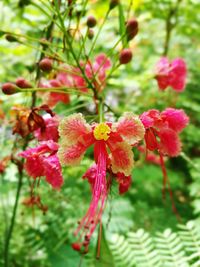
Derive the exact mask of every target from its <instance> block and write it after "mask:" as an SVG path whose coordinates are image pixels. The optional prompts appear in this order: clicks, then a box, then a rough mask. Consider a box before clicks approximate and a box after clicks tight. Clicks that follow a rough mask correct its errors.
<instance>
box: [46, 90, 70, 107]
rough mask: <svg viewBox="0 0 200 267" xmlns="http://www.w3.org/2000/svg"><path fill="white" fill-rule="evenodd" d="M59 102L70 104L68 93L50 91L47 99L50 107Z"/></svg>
mask: <svg viewBox="0 0 200 267" xmlns="http://www.w3.org/2000/svg"><path fill="white" fill-rule="evenodd" d="M59 102H62V103H64V104H68V103H69V102H70V97H69V95H68V94H66V93H56V92H50V93H49V96H48V99H47V105H48V106H49V107H55V106H56V105H57V104H58V103H59Z"/></svg>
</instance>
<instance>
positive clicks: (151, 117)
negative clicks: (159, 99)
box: [140, 109, 160, 129]
mask: <svg viewBox="0 0 200 267" xmlns="http://www.w3.org/2000/svg"><path fill="white" fill-rule="evenodd" d="M159 116H160V112H159V111H158V110H157V109H150V110H148V111H146V112H144V113H142V114H141V115H140V120H141V121H142V123H143V125H144V127H145V128H146V129H147V128H149V127H153V126H154V124H155V121H157V120H158V119H159Z"/></svg>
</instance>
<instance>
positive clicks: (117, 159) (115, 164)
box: [111, 142, 134, 176]
mask: <svg viewBox="0 0 200 267" xmlns="http://www.w3.org/2000/svg"><path fill="white" fill-rule="evenodd" d="M133 164H134V160H133V152H132V149H131V146H130V145H129V144H128V143H126V142H120V143H117V144H116V145H115V146H114V148H112V149H111V169H112V171H113V173H118V172H121V173H123V174H125V175H126V176H128V175H130V174H131V170H132V168H133Z"/></svg>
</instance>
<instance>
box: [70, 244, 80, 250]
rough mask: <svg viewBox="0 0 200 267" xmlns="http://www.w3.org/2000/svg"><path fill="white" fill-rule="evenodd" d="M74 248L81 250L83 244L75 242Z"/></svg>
mask: <svg viewBox="0 0 200 267" xmlns="http://www.w3.org/2000/svg"><path fill="white" fill-rule="evenodd" d="M72 248H73V249H74V250H77V251H80V250H81V244H79V243H73V244H72Z"/></svg>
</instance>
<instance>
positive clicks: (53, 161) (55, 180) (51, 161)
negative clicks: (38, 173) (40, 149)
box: [43, 155, 63, 189]
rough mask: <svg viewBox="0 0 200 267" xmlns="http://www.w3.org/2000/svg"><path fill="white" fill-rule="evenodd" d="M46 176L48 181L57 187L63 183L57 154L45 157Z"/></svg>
mask: <svg viewBox="0 0 200 267" xmlns="http://www.w3.org/2000/svg"><path fill="white" fill-rule="evenodd" d="M43 167H44V176H46V181H47V182H48V183H49V184H50V185H51V186H52V187H53V188H55V189H60V187H61V186H62V185H63V177H62V171H61V166H60V162H59V160H58V157H57V155H52V156H49V157H46V158H43Z"/></svg>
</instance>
